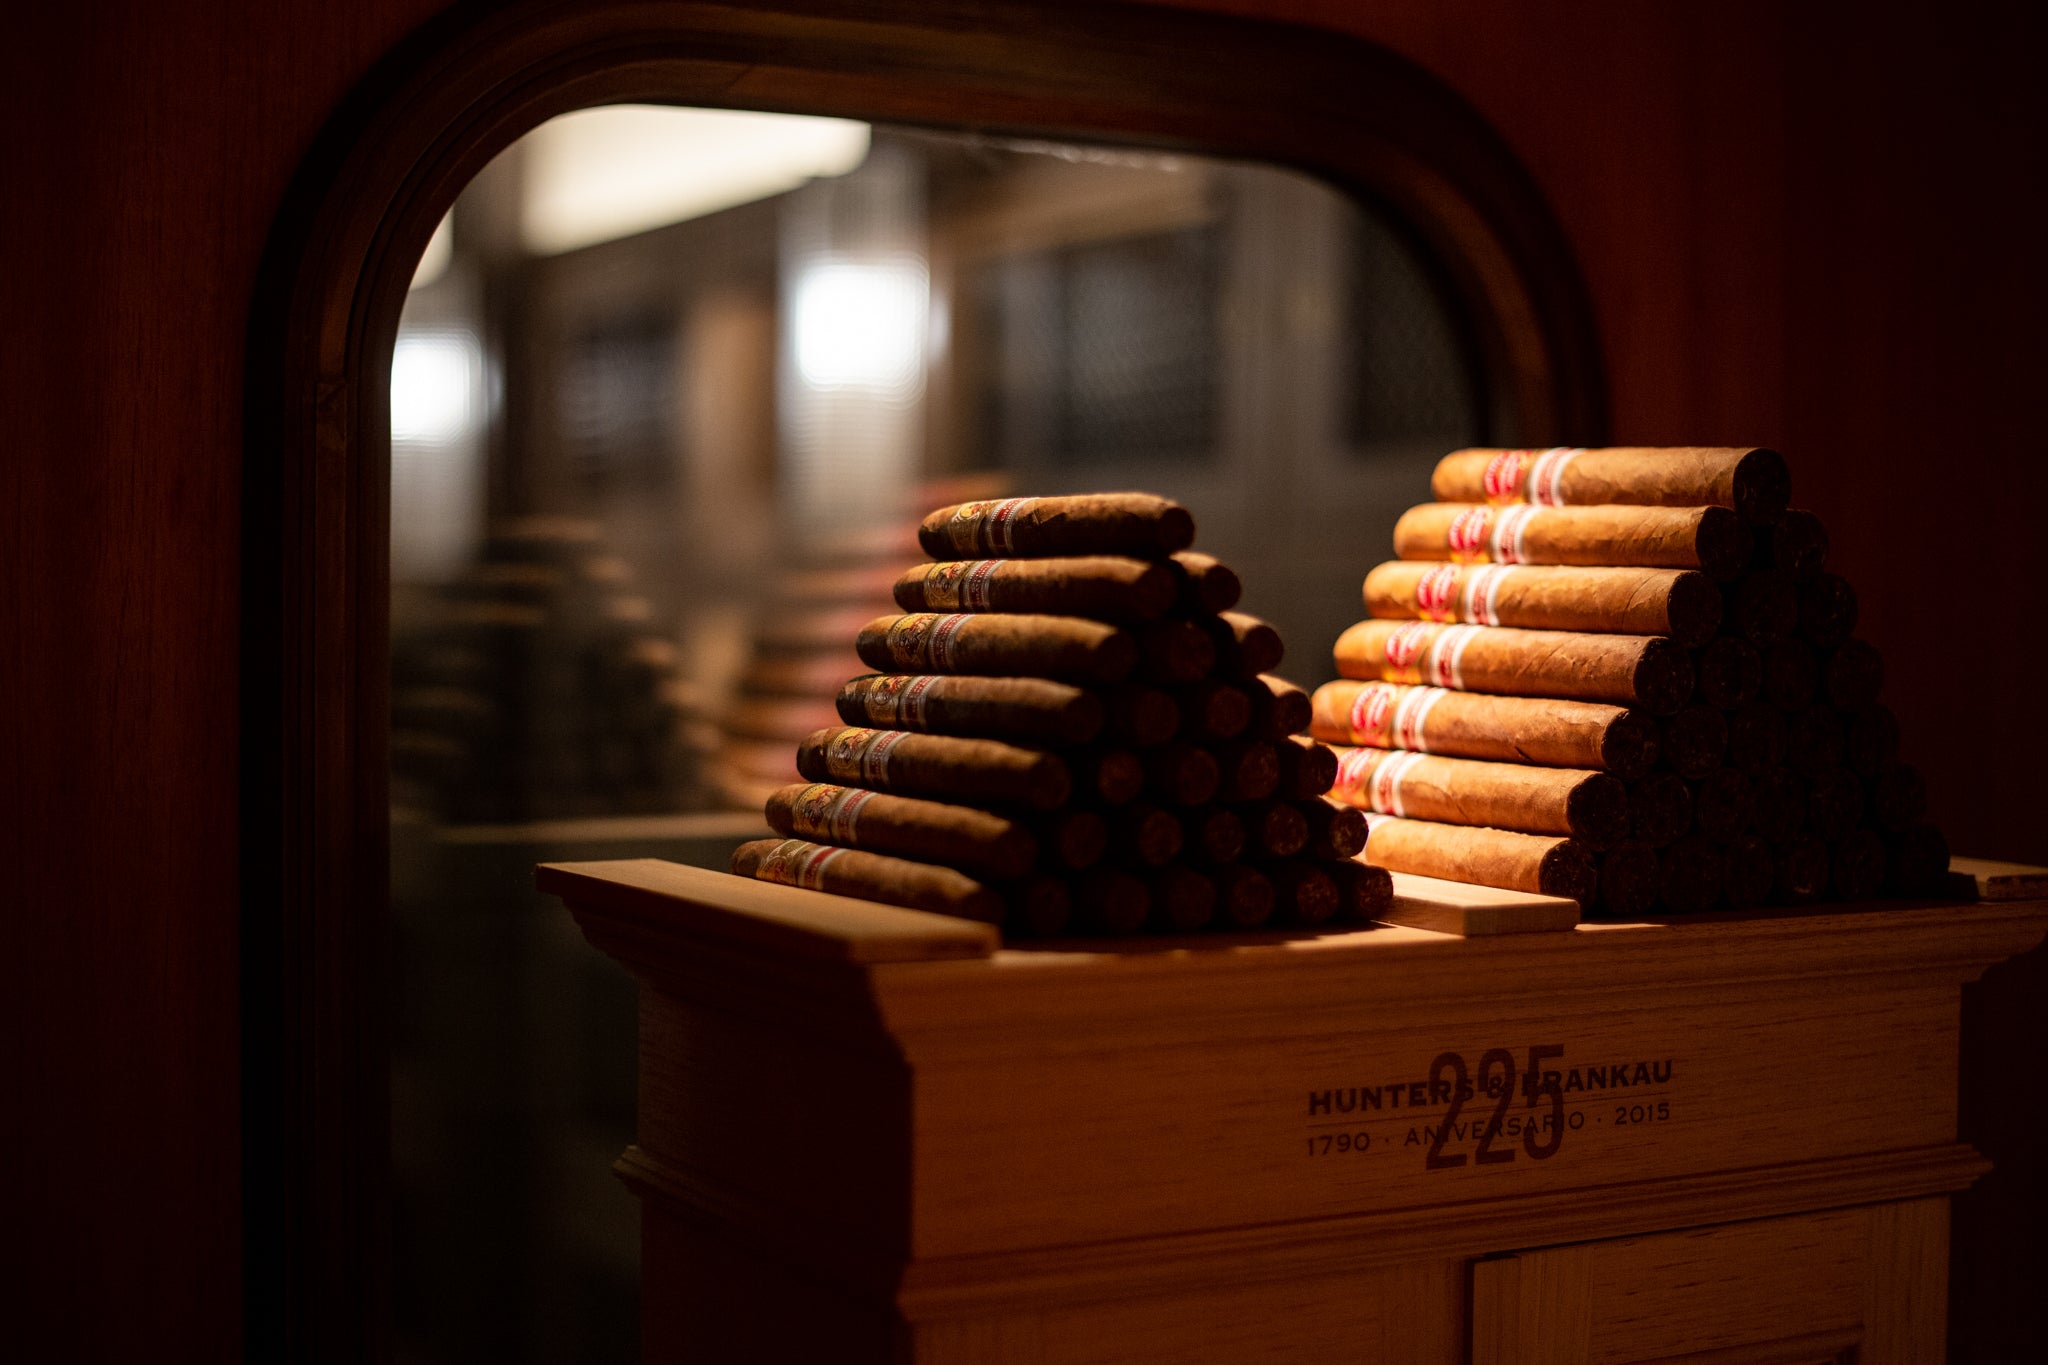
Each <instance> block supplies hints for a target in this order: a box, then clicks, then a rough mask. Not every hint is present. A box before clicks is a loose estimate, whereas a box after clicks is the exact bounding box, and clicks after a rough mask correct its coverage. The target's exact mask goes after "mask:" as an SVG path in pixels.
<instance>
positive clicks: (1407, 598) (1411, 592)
mask: <svg viewBox="0 0 2048 1365" xmlns="http://www.w3.org/2000/svg"><path fill="white" fill-rule="evenodd" d="M1792 608H1793V602H1792V599H1791V596H1790V587H1789V585H1788V586H1787V597H1786V609H1787V610H1788V612H1789V611H1790V610H1792ZM1365 609H1366V611H1367V612H1368V613H1370V614H1371V615H1373V616H1376V617H1381V618H1383V619H1388V620H1423V621H1462V622H1464V623H1466V624H1468V625H1480V626H1520V627H1524V628H1529V629H1535V630H1577V631H1590V632H1592V633H1594V634H1621V635H1669V636H1671V637H1673V638H1674V639H1676V640H1677V641H1678V642H1679V643H1680V644H1683V645H1688V646H1693V645H1703V644H1705V643H1706V642H1707V641H1708V640H1710V639H1712V638H1713V636H1714V632H1715V631H1716V630H1717V629H1719V628H1720V625H1721V610H1722V608H1721V591H1720V589H1719V587H1718V586H1716V584H1715V583H1714V580H1713V579H1711V578H1709V577H1707V576H1706V575H1705V574H1703V573H1700V572H1698V571H1697V570H1694V569H1632V568H1587V567H1575V566H1558V565H1534V564H1516V565H1509V564H1471V565H1468V564H1429V563H1423V562H1420V561H1415V560H1392V561H1390V562H1388V563H1385V564H1381V565H1379V566H1378V567H1377V568H1375V569H1374V570H1373V571H1372V572H1371V573H1369V574H1367V575H1366V576H1365ZM1788 629H1789V627H1788Z"/></svg>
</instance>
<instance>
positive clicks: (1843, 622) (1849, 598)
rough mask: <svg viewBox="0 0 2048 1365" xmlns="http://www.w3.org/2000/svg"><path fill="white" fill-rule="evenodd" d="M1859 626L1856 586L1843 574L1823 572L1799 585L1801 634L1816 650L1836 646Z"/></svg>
mask: <svg viewBox="0 0 2048 1365" xmlns="http://www.w3.org/2000/svg"><path fill="white" fill-rule="evenodd" d="M1855 629H1856V589H1854V588H1852V587H1850V586H1849V580H1848V579H1846V578H1844V577H1842V576H1841V575H1840V574H1832V573H1821V574H1815V575H1814V576H1813V577H1811V578H1808V579H1805V580H1803V581H1801V583H1800V584H1799V635H1800V638H1801V639H1803V640H1805V641H1806V642H1807V643H1808V644H1810V645H1812V646H1813V647H1814V648H1815V649H1833V648H1834V647H1835V646H1837V645H1839V644H1841V643H1842V642H1843V641H1844V640H1846V639H1848V638H1849V633H1850V632H1851V631H1853V630H1855Z"/></svg>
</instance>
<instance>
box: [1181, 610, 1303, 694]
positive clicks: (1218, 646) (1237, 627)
mask: <svg viewBox="0 0 2048 1365" xmlns="http://www.w3.org/2000/svg"><path fill="white" fill-rule="evenodd" d="M1191 619H1192V621H1193V623H1194V624H1195V625H1196V626H1198V627H1199V628H1200V629H1201V630H1202V631H1204V632H1205V633H1206V634H1207V635H1208V637H1209V640H1210V642H1211V644H1213V645H1214V646H1215V650H1216V656H1215V663H1214V667H1215V669H1216V671H1217V672H1218V673H1221V674H1223V675H1224V676H1225V677H1229V678H1255V677H1257V676H1258V675H1259V674H1261V673H1270V672H1272V671H1273V670H1274V669H1275V668H1276V667H1278V666H1279V663H1280V660H1281V659H1282V658H1284V657H1285V656H1286V653H1287V649H1286V646H1285V645H1284V644H1283V643H1282V642H1281V639H1280V632H1279V631H1277V630H1275V629H1273V627H1271V626H1269V625H1267V624H1266V623H1265V622H1264V621H1261V620H1260V619H1259V618H1258V617H1256V616H1247V615H1245V614H1244V613H1243V612H1241V611H1225V612H1219V613H1217V614H1216V615H1214V616H1197V617H1193V618H1191Z"/></svg>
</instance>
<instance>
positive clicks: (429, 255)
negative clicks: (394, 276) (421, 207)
mask: <svg viewBox="0 0 2048 1365" xmlns="http://www.w3.org/2000/svg"><path fill="white" fill-rule="evenodd" d="M451 216H452V215H449V214H446V213H444V214H442V215H441V221H440V222H438V223H436V224H435V225H434V235H433V236H431V237H429V238H427V249H426V250H425V251H422V252H421V253H420V263H419V265H418V267H417V268H415V269H414V270H413V272H412V284H411V285H410V286H408V287H409V288H412V289H421V288H424V287H426V286H427V285H430V284H432V283H433V282H434V281H435V280H438V279H440V278H441V276H443V275H445V274H446V273H447V272H448V262H449V261H450V260H452V259H453V258H454V256H455V234H454V232H453V230H451V229H450V227H449V220H450V217H451Z"/></svg>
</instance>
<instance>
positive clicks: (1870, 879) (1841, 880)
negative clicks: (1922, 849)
mask: <svg viewBox="0 0 2048 1365" xmlns="http://www.w3.org/2000/svg"><path fill="white" fill-rule="evenodd" d="M1884 874H1885V852H1884V840H1882V839H1880V838H1879V837H1878V834H1877V831H1876V830H1874V829H1856V830H1851V831H1850V832H1849V834H1848V835H1847V837H1845V838H1843V839H1842V840H1841V841H1840V842H1839V843H1836V844H1832V845H1830V846H1829V848H1828V891H1829V893H1830V894H1831V895H1833V896H1835V897H1836V898H1837V899H1839V900H1845V901H1866V900H1869V899H1870V898H1871V897H1872V896H1875V895H1876V894H1877V893H1878V892H1879V891H1880V890H1881V889H1883V887H1884Z"/></svg>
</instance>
